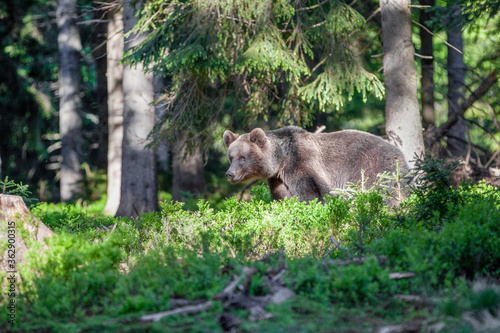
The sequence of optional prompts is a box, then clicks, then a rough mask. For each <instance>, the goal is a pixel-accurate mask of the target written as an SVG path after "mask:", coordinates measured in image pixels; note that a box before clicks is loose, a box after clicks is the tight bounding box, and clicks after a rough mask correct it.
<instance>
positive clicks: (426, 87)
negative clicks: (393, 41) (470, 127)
mask: <svg viewBox="0 0 500 333" xmlns="http://www.w3.org/2000/svg"><path fill="white" fill-rule="evenodd" d="M420 4H421V5H423V6H431V7H432V6H434V5H435V4H436V0H420ZM433 17H434V12H433V10H432V9H430V8H422V9H421V10H420V24H421V26H420V42H421V44H422V46H421V50H420V53H421V55H422V56H424V57H425V58H422V60H421V64H422V77H421V79H420V86H421V88H420V95H421V101H422V125H423V126H424V128H425V129H427V128H429V126H432V127H435V126H436V115H435V112H434V59H433V58H428V57H432V56H433V46H432V34H431V33H432V29H431V28H430V27H429V25H427V24H426V22H427V21H429V20H431V19H432V18H433ZM429 31H430V32H431V33H429Z"/></svg>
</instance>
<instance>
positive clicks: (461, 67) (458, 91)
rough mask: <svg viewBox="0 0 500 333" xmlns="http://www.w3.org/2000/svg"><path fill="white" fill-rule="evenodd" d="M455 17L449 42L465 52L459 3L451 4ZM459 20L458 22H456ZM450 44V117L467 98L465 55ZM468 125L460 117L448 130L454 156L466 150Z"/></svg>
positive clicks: (460, 154)
mask: <svg viewBox="0 0 500 333" xmlns="http://www.w3.org/2000/svg"><path fill="white" fill-rule="evenodd" d="M450 10H451V13H450V15H451V16H452V17H453V19H451V21H453V22H452V23H451V27H450V28H449V29H448V43H449V44H451V45H452V46H454V47H455V48H457V49H458V50H460V52H463V49H464V42H463V37H462V24H461V22H460V21H461V16H462V14H461V9H460V4H459V3H453V4H451V5H450ZM456 20H458V23H457V22H456ZM460 52H458V51H457V50H455V49H453V48H451V47H449V46H448V106H449V107H448V118H451V117H453V115H454V114H455V113H457V110H458V107H459V105H460V104H461V103H462V102H463V100H464V99H465V64H464V55H463V53H460ZM466 131H467V126H466V124H465V119H464V118H463V117H460V118H459V119H458V121H457V122H456V123H455V125H453V127H452V128H451V129H450V130H449V131H448V141H447V142H448V150H449V152H450V153H451V154H452V155H453V156H462V155H463V154H464V153H465V151H466V146H467V145H466V142H465V133H466Z"/></svg>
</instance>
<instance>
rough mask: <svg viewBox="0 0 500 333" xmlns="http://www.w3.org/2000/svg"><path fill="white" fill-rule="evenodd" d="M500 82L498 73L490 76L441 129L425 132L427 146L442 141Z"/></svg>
mask: <svg viewBox="0 0 500 333" xmlns="http://www.w3.org/2000/svg"><path fill="white" fill-rule="evenodd" d="M497 81H498V77H497V74H496V71H494V72H492V73H491V74H490V75H488V76H487V77H486V78H485V79H484V80H483V82H481V84H480V85H479V87H478V88H477V89H476V90H475V91H474V92H473V93H472V94H471V95H470V96H469V97H468V98H467V99H466V100H465V101H464V102H463V103H462V104H461V105H460V106H459V107H458V109H457V110H456V112H455V113H454V114H453V115H452V116H450V117H449V118H448V120H447V121H446V122H445V123H444V124H442V125H441V126H439V127H434V128H430V129H428V130H427V131H425V132H424V140H425V146H426V147H430V146H431V145H432V143H433V142H436V141H438V140H440V139H441V138H442V137H443V136H445V135H446V133H447V132H448V130H449V129H450V128H451V127H452V126H453V125H455V123H456V122H457V121H458V119H459V118H460V117H463V115H464V113H465V111H467V109H469V108H470V107H471V106H472V105H473V104H474V102H476V101H477V100H478V99H480V98H482V97H483V96H484V95H485V94H486V93H487V92H488V91H489V90H490V88H491V87H492V86H493V85H494V84H495V83H496V82H497Z"/></svg>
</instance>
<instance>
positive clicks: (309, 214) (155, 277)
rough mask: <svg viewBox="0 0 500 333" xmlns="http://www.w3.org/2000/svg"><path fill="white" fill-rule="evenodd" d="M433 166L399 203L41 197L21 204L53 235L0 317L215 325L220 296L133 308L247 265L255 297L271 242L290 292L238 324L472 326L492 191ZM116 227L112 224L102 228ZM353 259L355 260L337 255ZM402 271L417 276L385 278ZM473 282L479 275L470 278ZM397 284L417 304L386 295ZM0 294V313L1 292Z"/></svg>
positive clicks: (225, 278) (497, 208)
mask: <svg viewBox="0 0 500 333" xmlns="http://www.w3.org/2000/svg"><path fill="white" fill-rule="evenodd" d="M429 163H430V162H429ZM440 170H444V169H443V168H440V167H435V168H434V169H433V168H432V166H431V167H429V168H428V170H427V175H428V176H427V178H425V177H424V178H423V179H422V180H421V183H420V184H419V185H420V186H419V187H418V188H417V189H415V190H414V191H413V193H412V195H411V196H410V197H409V198H408V199H407V200H406V201H405V203H404V204H402V205H401V206H399V207H397V208H391V207H389V206H387V205H386V204H385V201H384V193H383V192H382V191H380V190H379V191H375V190H372V191H359V190H358V191H354V192H351V193H350V194H349V196H334V197H330V198H327V199H326V200H325V202H324V203H318V202H311V203H301V202H298V201H297V200H296V199H290V200H283V201H279V202H271V201H270V200H269V196H268V191H267V189H266V188H265V187H263V186H260V187H257V188H255V189H254V190H253V195H254V196H253V199H252V200H251V201H249V202H239V201H238V200H237V199H236V198H234V197H233V198H228V199H227V200H225V201H224V202H223V203H221V204H220V206H219V207H218V208H217V209H215V208H212V206H211V205H210V204H209V203H208V202H207V201H204V200H199V201H198V202H197V210H196V211H189V210H185V209H184V207H183V205H182V204H180V203H173V202H167V201H165V202H163V203H162V204H161V210H160V211H159V212H156V213H149V214H145V215H143V216H141V217H140V218H137V219H128V218H112V217H110V216H106V215H103V214H102V213H100V212H101V211H102V209H103V207H104V202H105V201H104V200H105V199H103V200H101V201H98V202H95V203H93V204H91V205H88V206H84V205H82V204H78V203H77V204H75V205H63V204H58V205H51V204H46V203H43V204H39V205H38V206H36V207H35V208H33V209H32V211H33V213H34V214H35V215H36V216H37V217H38V218H40V219H41V220H42V221H43V222H44V223H45V224H47V225H48V226H49V227H50V228H51V229H52V230H54V231H55V232H56V234H57V235H58V236H57V237H54V238H52V239H50V240H49V241H48V249H46V250H45V251H44V255H40V251H41V249H40V246H36V245H35V246H34V247H33V249H32V250H30V252H29V253H28V254H27V256H26V264H25V265H24V267H22V268H21V269H20V275H21V277H22V283H19V294H18V295H17V296H16V309H17V320H16V326H7V325H8V323H7V322H5V317H0V322H1V323H2V326H3V327H9V329H12V330H19V331H37V330H38V331H54V332H59V331H61V332H84V331H89V332H90V331H101V332H118V331H120V332H127V331H129V332H140V331H148V332H176V331H183V332H185V331H202V332H214V331H221V327H220V326H219V324H218V323H217V318H218V316H219V315H220V314H221V313H222V312H223V311H224V307H223V302H221V301H217V300H215V301H214V303H213V306H212V307H211V308H209V309H208V310H207V311H206V312H201V313H199V314H196V315H189V316H183V315H176V316H170V317H166V318H164V319H162V320H161V321H160V322H157V323H139V322H137V318H138V316H140V315H143V314H148V313H155V312H160V311H165V310H168V309H169V307H170V302H171V299H173V298H182V299H188V300H210V299H214V296H215V295H216V294H217V293H218V292H220V291H222V290H223V289H224V287H225V286H226V285H227V284H228V282H229V281H231V279H232V278H233V277H234V276H237V275H239V274H240V273H241V270H242V268H243V267H256V268H257V273H256V274H254V275H253V276H252V279H251V281H249V282H248V281H247V282H248V283H249V289H248V290H249V293H250V295H255V296H259V295H265V294H266V293H267V292H268V291H267V290H265V287H262V286H263V285H264V284H263V281H264V279H265V274H266V271H268V270H269V269H271V268H272V267H277V266H278V265H279V263H280V260H283V259H280V257H281V255H280V253H283V255H284V257H282V258H284V265H285V266H284V267H286V269H285V272H284V274H283V279H284V282H285V283H286V286H287V287H288V288H290V289H291V290H292V291H293V292H294V293H295V295H296V296H295V297H294V298H292V299H290V300H288V301H287V302H286V303H284V304H283V305H275V304H274V305H270V306H268V307H266V309H265V310H266V311H267V312H268V313H271V314H272V318H270V319H267V320H262V321H257V322H252V321H250V320H249V311H247V310H244V309H239V310H230V312H231V313H232V314H233V315H234V316H236V317H237V318H238V319H239V320H240V322H241V323H240V325H239V326H238V327H239V328H238V329H239V330H240V331H243V332H270V331H283V332H328V331H331V330H332V328H335V331H346V332H348V331H350V332H365V331H366V332H370V331H372V330H373V329H374V328H380V327H382V326H384V325H388V324H400V323H405V322H411V321H415V322H419V323H423V325H424V326H425V327H427V326H430V325H434V324H440V325H444V326H443V327H444V328H443V330H444V331H448V332H469V331H473V330H475V329H476V328H477V327H478V326H477V323H474V322H472V321H471V320H469V319H467V318H469V317H470V315H471V314H472V315H474V314H478V313H479V314H480V313H483V312H484V311H487V312H488V313H489V314H490V315H491V316H492V317H493V318H497V317H498V314H499V311H498V309H499V306H500V291H499V290H500V288H499V287H498V284H497V281H498V278H499V277H500V250H499V249H500V229H499V221H500V194H499V191H498V190H497V189H495V188H493V187H491V186H487V185H485V184H476V185H471V184H464V186H462V187H461V188H460V189H454V188H452V187H451V186H449V184H447V183H446V182H442V178H439V177H437V178H436V174H434V175H433V174H432V173H433V172H434V173H436V172H441V171H440ZM431 176H432V177H431ZM433 177H434V178H433ZM436 179H440V181H441V182H438V181H436ZM429 200H430V201H429ZM424 217H425V218H424ZM115 224H116V227H115V228H114V230H113V231H106V230H104V229H103V227H104V226H106V227H108V226H112V225H115ZM330 237H334V238H335V239H336V240H337V241H338V242H340V244H341V248H338V247H337V246H336V245H334V244H332V242H331V241H330ZM378 255H384V256H386V257H387V260H386V262H385V263H381V262H380V261H379V260H378V259H377V256H378ZM353 257H358V258H359V257H363V258H364V259H365V260H364V264H362V265H356V264H351V265H340V264H338V263H339V262H340V261H339V260H344V261H345V260H347V259H349V258H353ZM401 271H412V272H415V273H416V277H415V278H414V279H410V280H391V279H390V278H389V274H390V273H392V272H401ZM478 281H486V282H483V284H482V287H478ZM242 285H243V282H242ZM401 294H404V295H415V296H419V297H421V298H422V299H423V300H424V301H423V302H405V301H402V300H399V299H397V298H395V296H396V295H401ZM0 297H1V298H0V302H2V304H3V308H2V310H1V311H2V312H3V313H5V311H7V310H6V308H5V307H6V305H7V303H6V302H7V301H8V298H7V296H6V295H5V294H2V296H0ZM476 317H478V316H476ZM479 317H481V316H479ZM483 317H484V316H483ZM474 325H476V326H474Z"/></svg>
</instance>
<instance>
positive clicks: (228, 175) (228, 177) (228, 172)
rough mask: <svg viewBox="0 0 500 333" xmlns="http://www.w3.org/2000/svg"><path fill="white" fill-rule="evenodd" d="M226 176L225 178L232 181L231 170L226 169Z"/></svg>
mask: <svg viewBox="0 0 500 333" xmlns="http://www.w3.org/2000/svg"><path fill="white" fill-rule="evenodd" d="M226 178H227V180H229V181H230V182H233V180H234V173H232V172H231V171H229V170H228V171H227V172H226Z"/></svg>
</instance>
